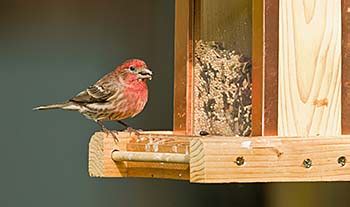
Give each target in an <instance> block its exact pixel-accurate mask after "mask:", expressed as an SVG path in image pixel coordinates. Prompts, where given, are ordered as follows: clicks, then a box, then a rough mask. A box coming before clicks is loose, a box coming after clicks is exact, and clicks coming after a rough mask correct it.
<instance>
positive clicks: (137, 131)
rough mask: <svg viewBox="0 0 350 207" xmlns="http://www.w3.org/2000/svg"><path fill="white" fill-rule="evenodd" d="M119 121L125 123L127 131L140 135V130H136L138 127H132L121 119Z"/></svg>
mask: <svg viewBox="0 0 350 207" xmlns="http://www.w3.org/2000/svg"><path fill="white" fill-rule="evenodd" d="M118 123H119V124H121V125H123V126H124V127H126V129H125V131H127V132H129V133H132V132H134V133H135V134H136V135H140V130H136V129H134V128H132V127H130V126H129V125H128V124H127V123H125V122H123V121H120V120H118Z"/></svg>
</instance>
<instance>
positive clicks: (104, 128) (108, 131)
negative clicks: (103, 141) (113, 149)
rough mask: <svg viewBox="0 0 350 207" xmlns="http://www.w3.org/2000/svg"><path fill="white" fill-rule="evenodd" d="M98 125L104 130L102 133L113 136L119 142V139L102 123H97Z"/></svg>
mask: <svg viewBox="0 0 350 207" xmlns="http://www.w3.org/2000/svg"><path fill="white" fill-rule="evenodd" d="M96 123H97V124H98V125H100V127H101V128H102V131H104V132H105V133H107V135H108V134H111V135H112V136H113V138H114V139H115V140H117V141H118V142H119V139H118V137H117V136H116V135H115V134H114V133H113V132H111V131H110V130H109V129H107V128H106V127H105V126H104V125H103V124H102V122H101V121H96ZM117 133H118V132H117Z"/></svg>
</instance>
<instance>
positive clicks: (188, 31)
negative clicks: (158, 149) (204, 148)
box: [173, 0, 194, 134]
mask: <svg viewBox="0 0 350 207" xmlns="http://www.w3.org/2000/svg"><path fill="white" fill-rule="evenodd" d="M193 4H194V2H193V0H176V1H175V61H174V66H175V74H174V84H175V85H174V127H173V130H174V132H175V133H177V134H192V131H193V130H192V122H193V117H192V115H193V102H192V94H193V88H192V81H193V80H192V76H193V75H192V53H193V46H192V40H193V38H192V25H193Z"/></svg>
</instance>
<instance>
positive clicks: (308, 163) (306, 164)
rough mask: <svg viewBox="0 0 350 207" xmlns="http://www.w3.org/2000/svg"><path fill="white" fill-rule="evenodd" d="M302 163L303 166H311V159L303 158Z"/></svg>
mask: <svg viewBox="0 0 350 207" xmlns="http://www.w3.org/2000/svg"><path fill="white" fill-rule="evenodd" d="M303 165H304V167H305V168H310V167H312V160H310V159H309V158H307V159H305V160H304V161H303Z"/></svg>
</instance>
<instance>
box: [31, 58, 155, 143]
mask: <svg viewBox="0 0 350 207" xmlns="http://www.w3.org/2000/svg"><path fill="white" fill-rule="evenodd" d="M147 79H149V80H151V79H152V71H151V70H150V69H148V68H147V65H146V63H145V62H144V61H142V60H139V59H130V60H127V61H125V62H124V63H123V64H122V65H120V66H118V67H117V68H116V69H115V70H114V71H112V72H110V73H108V74H106V75H105V76H103V77H102V78H101V79H100V80H98V81H97V82H96V83H95V84H94V85H92V86H90V87H88V88H87V89H86V90H84V91H82V92H80V93H79V94H77V95H76V96H74V97H73V98H71V99H69V100H68V101H66V102H63V103H58V104H51V105H45V106H39V107H36V108H34V109H33V110H48V109H64V110H70V111H78V112H80V113H81V114H83V115H84V116H85V117H86V118H88V119H91V120H93V121H95V122H96V123H98V124H99V125H100V126H101V127H102V130H103V131H105V132H110V131H109V130H108V129H107V128H106V127H105V126H104V125H103V123H102V122H103V121H117V122H119V123H120V124H122V125H123V126H125V127H128V129H131V128H130V127H129V126H128V125H127V124H125V123H124V122H122V121H121V120H123V119H126V118H129V117H134V116H136V115H137V114H139V113H140V112H141V111H142V110H143V108H144V107H145V104H146V103H147V99H148V88H147V84H146V81H147ZM111 134H112V135H113V136H114V137H115V135H114V134H113V133H111ZM115 138H116V137H115Z"/></svg>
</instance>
